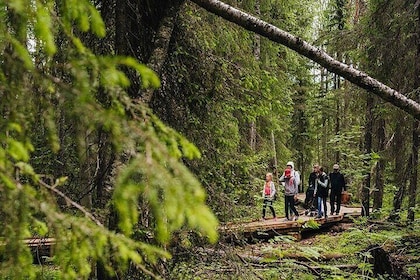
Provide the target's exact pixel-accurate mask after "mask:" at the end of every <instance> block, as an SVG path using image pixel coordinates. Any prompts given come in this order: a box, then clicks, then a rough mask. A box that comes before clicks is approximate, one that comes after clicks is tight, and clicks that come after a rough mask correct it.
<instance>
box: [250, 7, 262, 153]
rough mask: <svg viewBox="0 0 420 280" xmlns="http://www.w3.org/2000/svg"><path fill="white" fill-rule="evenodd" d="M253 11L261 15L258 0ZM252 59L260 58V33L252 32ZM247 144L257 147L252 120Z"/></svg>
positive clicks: (253, 149) (252, 147) (254, 148)
mask: <svg viewBox="0 0 420 280" xmlns="http://www.w3.org/2000/svg"><path fill="white" fill-rule="evenodd" d="M255 13H256V14H257V16H258V17H259V16H261V11H260V3H259V0H257V1H255ZM252 50H253V53H254V59H255V60H256V61H257V62H258V63H259V61H260V58H261V38H260V35H258V34H257V33H254V45H253V48H252ZM249 145H250V147H251V150H252V151H255V150H256V148H257V127H256V124H255V121H252V122H251V124H250V128H249Z"/></svg>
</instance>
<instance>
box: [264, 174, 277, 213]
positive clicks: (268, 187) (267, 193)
mask: <svg viewBox="0 0 420 280" xmlns="http://www.w3.org/2000/svg"><path fill="white" fill-rule="evenodd" d="M275 195H276V187H275V185H274V182H273V174H272V173H267V174H266V175H265V184H264V189H263V198H264V202H263V210H262V219H263V220H265V210H266V208H267V206H268V207H269V208H270V210H271V213H272V214H273V218H274V219H276V212H275V211H274V207H273V201H274V196H275Z"/></svg>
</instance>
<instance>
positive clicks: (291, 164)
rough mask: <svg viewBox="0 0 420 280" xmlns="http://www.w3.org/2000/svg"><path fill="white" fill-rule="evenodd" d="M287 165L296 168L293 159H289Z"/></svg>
mask: <svg viewBox="0 0 420 280" xmlns="http://www.w3.org/2000/svg"><path fill="white" fill-rule="evenodd" d="M286 166H287V167H289V168H290V169H295V164H294V163H293V161H289V162H288V163H286Z"/></svg>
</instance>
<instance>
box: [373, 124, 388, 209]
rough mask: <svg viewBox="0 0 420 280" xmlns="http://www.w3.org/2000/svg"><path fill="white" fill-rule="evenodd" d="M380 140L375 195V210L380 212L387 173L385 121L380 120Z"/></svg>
mask: <svg viewBox="0 0 420 280" xmlns="http://www.w3.org/2000/svg"><path fill="white" fill-rule="evenodd" d="M376 136H377V138H378V152H379V153H380V157H381V158H380V159H379V161H378V163H377V164H376V168H375V169H376V172H375V173H376V177H375V192H374V194H373V210H379V209H381V208H382V201H383V196H384V171H385V159H384V155H383V153H384V151H385V119H384V118H379V119H378V121H377V133H376Z"/></svg>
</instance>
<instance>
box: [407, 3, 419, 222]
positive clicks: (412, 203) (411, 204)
mask: <svg viewBox="0 0 420 280" xmlns="http://www.w3.org/2000/svg"><path fill="white" fill-rule="evenodd" d="M415 9H416V10H417V40H416V41H417V53H416V58H415V60H416V69H415V71H416V72H415V78H414V88H415V89H417V90H416V101H419V100H420V94H419V87H420V81H419V79H420V0H418V1H417V2H416V5H415ZM419 125H420V122H419V121H418V120H414V122H413V144H412V145H413V146H412V154H413V155H412V160H413V163H412V164H413V168H412V173H411V179H410V188H409V190H408V197H409V200H408V214H407V219H408V220H409V221H411V222H414V208H415V207H416V196H417V177H418V176H417V175H418V174H417V173H418V172H417V168H418V163H419Z"/></svg>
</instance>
